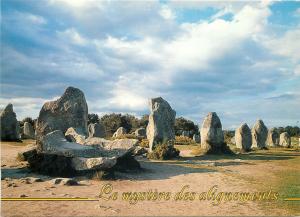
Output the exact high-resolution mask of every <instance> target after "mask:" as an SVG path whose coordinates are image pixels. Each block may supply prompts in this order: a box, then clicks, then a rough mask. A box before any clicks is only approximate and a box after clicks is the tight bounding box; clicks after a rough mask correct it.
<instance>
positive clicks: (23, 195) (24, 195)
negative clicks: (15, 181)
mask: <svg viewBox="0 0 300 217" xmlns="http://www.w3.org/2000/svg"><path fill="white" fill-rule="evenodd" d="M20 197H22V198H24V197H28V196H27V195H26V194H21V195H20Z"/></svg>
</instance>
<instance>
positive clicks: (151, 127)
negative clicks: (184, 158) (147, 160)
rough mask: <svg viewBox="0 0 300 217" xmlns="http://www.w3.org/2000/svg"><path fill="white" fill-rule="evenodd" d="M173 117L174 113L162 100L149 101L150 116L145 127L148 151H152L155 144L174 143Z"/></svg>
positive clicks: (159, 98)
mask: <svg viewBox="0 0 300 217" xmlns="http://www.w3.org/2000/svg"><path fill="white" fill-rule="evenodd" d="M175 116H176V112H175V111H174V110H173V109H172V108H171V106H170V105H169V103H168V102H167V101H165V100H164V99H163V98H161V97H158V98H153V99H151V100H150V115H149V123H148V126H147V138H148V140H149V147H150V151H153V150H154V149H155V147H156V146H157V144H163V143H167V142H168V141H174V139H175V130H174V124H175Z"/></svg>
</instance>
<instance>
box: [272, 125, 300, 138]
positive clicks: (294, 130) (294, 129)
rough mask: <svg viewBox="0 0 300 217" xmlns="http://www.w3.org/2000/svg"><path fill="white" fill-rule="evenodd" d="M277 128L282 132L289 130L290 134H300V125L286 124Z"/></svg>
mask: <svg viewBox="0 0 300 217" xmlns="http://www.w3.org/2000/svg"><path fill="white" fill-rule="evenodd" d="M275 130H276V131H277V132H278V133H279V134H280V133H283V132H287V133H288V134H289V135H290V136H298V137H299V136H300V128H299V127H298V126H294V127H292V126H286V127H278V128H275Z"/></svg>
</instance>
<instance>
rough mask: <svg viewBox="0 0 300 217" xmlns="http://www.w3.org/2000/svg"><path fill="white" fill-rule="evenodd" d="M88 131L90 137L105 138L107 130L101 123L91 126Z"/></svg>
mask: <svg viewBox="0 0 300 217" xmlns="http://www.w3.org/2000/svg"><path fill="white" fill-rule="evenodd" d="M88 131H89V137H100V138H104V137H105V128H104V126H103V125H102V124H101V123H94V124H89V126H88Z"/></svg>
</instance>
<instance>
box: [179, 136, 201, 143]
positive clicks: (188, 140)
mask: <svg viewBox="0 0 300 217" xmlns="http://www.w3.org/2000/svg"><path fill="white" fill-rule="evenodd" d="M191 144H196V142H195V141H194V140H193V139H191V138H189V137H187V136H176V137H175V145H191Z"/></svg>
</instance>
